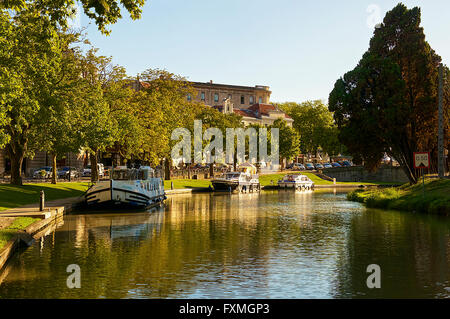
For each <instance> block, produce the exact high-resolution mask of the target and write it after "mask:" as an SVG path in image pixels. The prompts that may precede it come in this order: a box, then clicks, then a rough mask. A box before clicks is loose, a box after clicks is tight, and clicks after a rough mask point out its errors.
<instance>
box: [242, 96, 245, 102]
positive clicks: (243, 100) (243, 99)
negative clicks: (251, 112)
mask: <svg viewBox="0 0 450 319" xmlns="http://www.w3.org/2000/svg"><path fill="white" fill-rule="evenodd" d="M241 104H245V96H243V95H241Z"/></svg>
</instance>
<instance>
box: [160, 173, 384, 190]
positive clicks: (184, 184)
mask: <svg viewBox="0 0 450 319" xmlns="http://www.w3.org/2000/svg"><path fill="white" fill-rule="evenodd" d="M286 174H287V173H286V172H285V173H276V174H267V175H260V176H259V182H260V184H261V186H262V187H264V186H270V185H272V183H271V181H273V185H277V182H278V180H279V179H282V178H283V176H284V175H286ZM293 174H300V173H299V172H295V173H293ZM301 174H303V175H306V176H308V177H309V178H310V179H311V180H312V181H313V182H314V183H315V184H316V185H330V186H332V185H333V182H331V181H327V180H325V179H322V178H320V177H318V176H317V175H315V174H313V173H308V172H301ZM171 182H173V187H174V189H180V188H196V187H208V186H210V185H211V182H210V180H202V179H199V180H196V179H174V180H169V181H164V189H166V190H170V187H171ZM336 184H337V185H349V184H352V185H354V184H357V185H380V184H382V185H387V184H389V183H377V182H337V183H336ZM211 186H212V185H211Z"/></svg>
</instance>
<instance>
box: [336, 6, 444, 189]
mask: <svg viewBox="0 0 450 319" xmlns="http://www.w3.org/2000/svg"><path fill="white" fill-rule="evenodd" d="M440 61H441V58H440V57H439V56H438V55H437V54H436V53H435V52H434V51H433V50H432V49H431V47H430V45H429V44H428V43H427V42H426V41H425V35H424V33H423V29H422V28H421V27H420V9H419V8H417V7H416V8H413V9H411V10H408V9H407V8H406V7H405V6H404V5H403V4H399V5H397V6H396V7H395V8H394V9H393V10H391V11H390V12H388V13H387V14H386V16H385V18H384V20H383V23H382V24H381V26H380V27H379V28H377V29H375V31H374V36H373V37H372V39H371V41H370V47H369V50H368V51H367V52H366V53H365V54H364V55H363V58H362V59H361V61H360V62H359V64H358V65H357V67H356V68H355V69H354V70H352V71H350V72H348V73H346V74H345V75H344V76H343V77H342V78H341V79H339V80H338V81H337V82H336V84H335V86H334V89H333V91H332V92H331V93H330V97H329V109H330V111H332V112H334V118H335V120H336V123H337V124H338V126H339V129H340V131H341V133H340V140H341V141H342V142H343V143H344V144H345V145H346V146H347V147H348V149H349V151H350V152H351V153H352V154H353V155H354V156H356V157H361V158H362V159H363V160H364V164H365V166H366V167H367V168H368V169H372V170H373V169H376V168H377V167H378V166H379V165H380V163H381V159H382V157H383V154H384V153H387V154H388V155H390V156H391V157H393V158H395V159H396V160H397V161H398V162H399V163H400V165H401V166H402V168H403V170H404V171H405V173H406V175H407V176H408V178H409V180H410V182H411V183H416V182H417V178H418V172H417V171H415V170H414V168H413V152H415V151H421V150H431V151H432V152H433V150H434V149H436V144H437V139H436V138H435V136H436V129H437V79H438V74H437V67H438V64H439V62H440ZM447 85H448V83H447ZM445 108H448V103H447V104H446V105H445ZM447 114H448V112H447ZM448 121H449V117H448V115H447V118H446V122H447V123H448ZM446 134H448V133H446Z"/></svg>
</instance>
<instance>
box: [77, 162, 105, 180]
mask: <svg viewBox="0 0 450 319" xmlns="http://www.w3.org/2000/svg"><path fill="white" fill-rule="evenodd" d="M97 167H98V176H99V177H103V175H105V167H104V166H103V164H101V163H98V164H97ZM82 174H83V177H90V176H91V165H88V166H86V168H85V169H83V173H82Z"/></svg>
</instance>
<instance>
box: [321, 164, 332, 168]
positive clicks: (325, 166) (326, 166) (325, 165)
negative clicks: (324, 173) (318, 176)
mask: <svg viewBox="0 0 450 319" xmlns="http://www.w3.org/2000/svg"><path fill="white" fill-rule="evenodd" d="M323 167H324V168H332V167H333V166H331V164H330V163H324V164H323Z"/></svg>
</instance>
